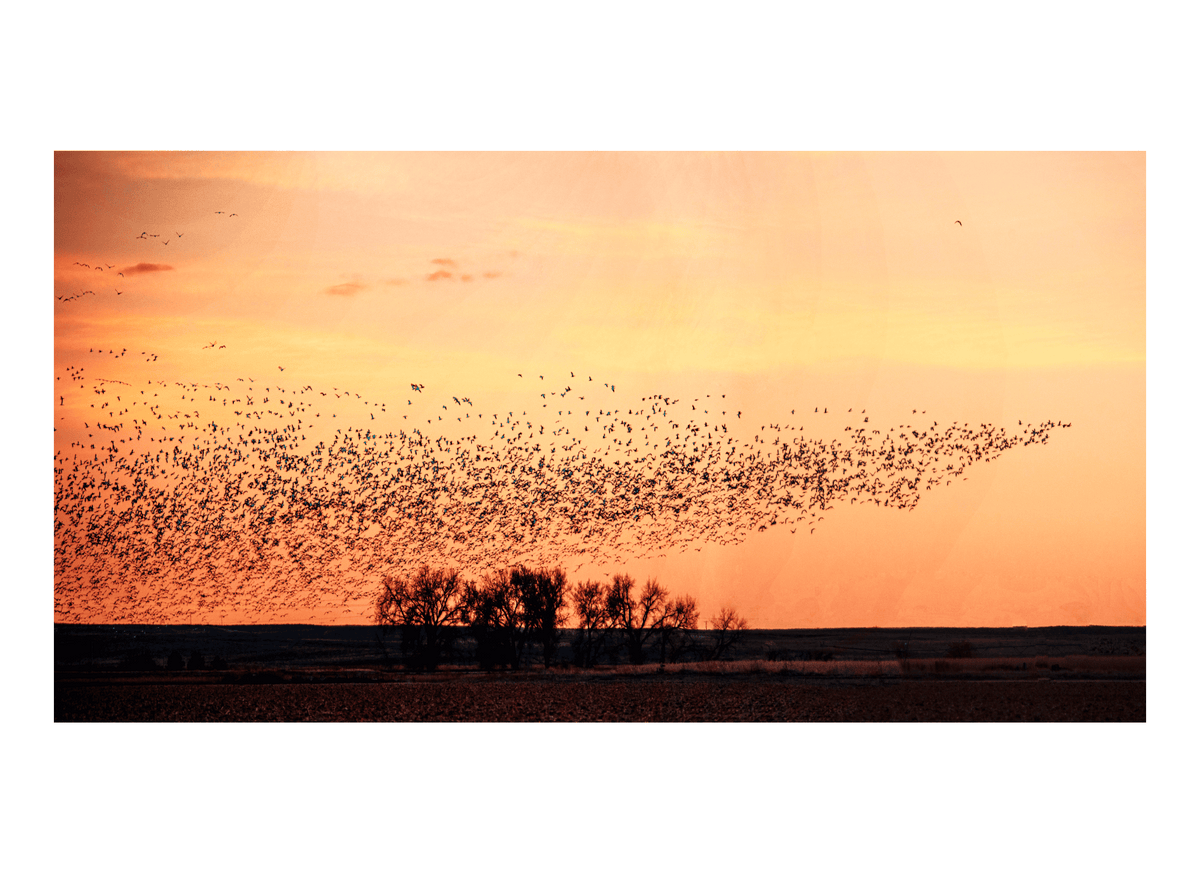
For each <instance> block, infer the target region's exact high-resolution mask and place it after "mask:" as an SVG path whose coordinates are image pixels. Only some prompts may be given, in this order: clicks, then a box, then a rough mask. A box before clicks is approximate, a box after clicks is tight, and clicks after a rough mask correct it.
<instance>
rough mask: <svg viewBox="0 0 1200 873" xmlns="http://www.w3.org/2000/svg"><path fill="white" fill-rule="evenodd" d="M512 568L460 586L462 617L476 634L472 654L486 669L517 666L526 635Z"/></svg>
mask: <svg viewBox="0 0 1200 873" xmlns="http://www.w3.org/2000/svg"><path fill="white" fill-rule="evenodd" d="M515 575H516V572H515V571H509V570H501V571H500V572H498V573H495V574H493V575H491V576H490V577H488V578H486V579H484V580H483V582H480V583H475V582H467V583H466V584H465V586H464V589H463V607H464V609H463V618H464V621H465V622H466V623H467V624H468V625H470V627H471V635H472V636H474V637H475V646H476V648H475V655H476V657H477V658H478V659H479V665H480V666H481V667H483V668H484V669H485V670H491V669H493V668H495V667H497V666H508V667H509V668H510V669H514V670H515V669H516V668H517V667H518V666H520V663H521V656H522V654H523V653H524V651H525V640H526V637H527V633H526V627H525V615H524V609H523V606H522V603H521V596H520V591H519V589H518V588H517V586H516V584H514V576H515Z"/></svg>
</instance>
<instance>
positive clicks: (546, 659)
mask: <svg viewBox="0 0 1200 873" xmlns="http://www.w3.org/2000/svg"><path fill="white" fill-rule="evenodd" d="M636 589H637V583H636V582H634V580H633V578H632V577H630V576H627V575H623V574H619V573H618V574H616V575H614V576H613V577H612V581H611V582H609V583H607V584H605V583H603V582H593V581H589V582H583V583H579V584H576V585H572V584H570V583H569V582H568V581H567V575H566V573H564V572H563V570H562V569H561V568H554V569H545V568H538V569H530V568H528V567H525V566H517V567H512V568H509V569H507V570H501V571H497V572H494V573H491V574H488V575H486V576H485V577H484V578H483V579H481V580H474V579H468V578H466V577H464V576H462V575H460V573H459V572H458V571H456V570H442V569H431V568H430V567H428V566H425V567H422V568H421V569H420V570H418V571H417V572H416V573H415V574H413V575H411V576H407V577H400V578H387V579H385V580H384V582H383V590H382V591H381V592H380V594H379V597H378V599H377V601H376V604H375V622H376V623H377V624H379V625H381V626H382V627H383V629H384V632H385V634H387V633H388V632H390V631H397V632H398V634H397V636H398V638H399V645H400V650H401V653H402V657H403V659H404V663H405V665H406V666H408V667H409V668H411V669H418V670H434V669H436V668H437V666H438V665H439V664H441V663H443V662H446V661H447V660H450V659H451V658H454V657H456V655H457V657H460V658H461V652H462V649H463V647H464V644H466V645H468V646H469V645H470V644H471V643H473V644H474V650H473V653H472V654H471V655H470V657H472V658H473V660H475V661H477V662H478V663H479V665H480V666H481V667H483V668H484V669H487V670H492V669H496V668H508V669H517V668H519V667H521V666H522V665H524V664H529V663H532V662H533V660H534V658H535V657H536V658H537V659H538V660H540V662H541V664H542V665H543V666H545V667H553V666H556V665H562V664H566V663H572V664H574V665H575V666H578V667H593V666H596V665H598V664H619V663H629V664H644V663H646V662H647V660H649V659H650V658H652V657H653V658H657V660H658V662H659V663H660V664H666V663H667V662H672V663H674V662H678V661H682V660H708V659H718V658H721V657H723V656H724V655H726V654H727V653H728V652H729V651H730V649H731V648H732V647H733V646H734V645H735V644H736V643H737V642H738V640H739V639H740V638H741V637H742V635H743V634H744V632H745V631H746V630H747V629H748V627H749V625H748V624H747V622H746V620H745V619H744V618H742V617H740V616H739V615H738V614H737V612H736V611H734V610H733V609H730V608H725V609H722V610H721V611H720V612H719V613H718V614H717V615H715V616H713V617H712V619H711V624H712V627H713V631H714V633H713V634H710V635H707V639H706V643H705V644H704V645H701V644H699V643H698V642H697V640H696V635H695V633H694V631H695V630H696V627H697V624H698V622H699V616H700V611H699V609H698V608H697V606H696V601H695V599H694V598H693V597H691V596H690V595H681V596H678V597H672V596H671V595H670V593H669V592H668V591H667V589H666V588H664V587H663V586H661V585H659V584H658V582H657V581H655V580H654V579H649V580H647V581H646V583H645V584H644V585H643V586H642V587H641V590H640V591H638V590H636ZM572 619H574V629H573V631H572V632H571V640H572V643H571V646H570V649H571V657H570V659H569V661H568V660H566V659H563V658H560V657H559V652H560V650H561V649H562V648H563V646H562V643H563V641H564V635H565V633H566V631H567V627H568V623H569V622H571V620H572ZM380 643H381V645H383V646H384V650H385V652H386V651H387V646H386V643H384V641H383V640H382V639H381V640H380Z"/></svg>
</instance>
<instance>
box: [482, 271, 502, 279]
mask: <svg viewBox="0 0 1200 873" xmlns="http://www.w3.org/2000/svg"><path fill="white" fill-rule="evenodd" d="M500 275H501V274H500V273H493V272H491V271H489V272H487V273H484V274H483V278H485V279H498V278H500Z"/></svg>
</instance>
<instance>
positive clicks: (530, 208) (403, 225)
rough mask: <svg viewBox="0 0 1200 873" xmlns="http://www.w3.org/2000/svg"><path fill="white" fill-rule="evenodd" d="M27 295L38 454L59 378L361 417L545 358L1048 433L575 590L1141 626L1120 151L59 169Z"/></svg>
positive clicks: (60, 431)
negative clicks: (798, 522) (43, 290)
mask: <svg viewBox="0 0 1200 873" xmlns="http://www.w3.org/2000/svg"><path fill="white" fill-rule="evenodd" d="M958 222H961V224H959V223H958ZM143 234H145V236H143ZM81 264H87V265H88V266H87V267H86V268H85V267H83V266H81ZM97 267H99V268H100V269H96V268H97ZM118 273H123V275H121V276H118V275H117V274H118ZM54 294H55V296H56V298H63V299H62V300H56V301H55V309H54V375H55V377H56V379H57V381H55V406H54V410H55V427H56V428H57V430H56V433H55V448H56V449H57V450H60V451H63V452H67V451H69V449H70V446H71V443H72V442H74V441H75V440H77V439H80V438H82V435H83V430H82V425H81V424H80V422H81V420H82V419H83V418H85V417H87V416H88V415H89V413H90V411H91V409H90V406H89V404H91V403H92V402H93V401H95V400H96V396H95V395H94V394H93V393H92V392H91V391H81V390H78V389H76V390H75V391H74V394H72V391H71V390H62V387H63V385H64V384H66V385H67V388H68V389H71V388H72V387H74V386H73V385H72V384H71V383H70V382H69V379H70V373H72V372H75V371H76V370H78V368H83V369H84V371H85V374H86V378H87V379H89V380H96V379H111V380H122V381H125V382H130V383H133V382H135V380H140V381H137V382H136V384H137V385H141V384H142V382H147V381H148V380H161V381H163V382H165V383H168V384H169V383H172V382H183V383H190V382H197V383H206V384H209V383H235V382H236V381H237V380H238V379H239V378H245V379H250V378H253V379H256V380H262V381H263V382H266V381H267V380H272V381H271V383H270V384H272V385H274V384H277V383H278V384H282V385H283V386H285V387H296V388H298V387H299V386H302V385H312V386H313V388H314V389H320V390H323V391H331V390H332V389H334V388H338V389H348V390H349V391H351V392H354V393H355V394H359V395H361V398H366V399H367V401H369V402H370V403H372V404H382V405H386V407H387V412H386V416H388V418H387V419H386V425H378V426H386V427H389V428H392V429H397V428H407V427H411V426H413V425H414V423H415V422H416V419H417V417H418V410H419V411H420V412H421V413H428V412H429V411H430V410H434V411H438V410H440V405H441V404H443V403H449V398H451V397H452V396H458V397H463V396H469V397H471V398H472V399H473V404H474V406H475V407H476V408H477V409H480V410H485V411H487V412H488V413H490V412H497V411H499V412H506V411H508V410H514V409H518V408H519V409H520V411H521V412H522V413H524V412H526V411H528V412H529V415H530V416H531V417H532V416H533V415H535V414H539V413H538V411H537V409H536V407H537V406H540V399H537V397H538V392H539V391H543V390H545V389H544V387H541V388H537V389H536V390H535V386H534V385H533V384H532V381H533V380H534V379H535V378H536V376H535V374H537V375H544V376H545V377H546V379H547V380H551V381H554V380H558V381H559V382H561V383H562V384H566V381H565V380H568V379H569V378H570V377H569V376H568V374H569V373H575V374H588V375H590V376H592V377H594V378H595V380H596V382H598V383H610V384H612V385H615V386H616V388H617V391H616V392H610V393H612V394H613V396H614V400H615V401H616V402H618V403H619V404H622V405H626V404H628V405H632V406H634V407H635V408H636V406H637V405H639V404H638V398H641V397H643V396H647V395H650V394H655V393H658V394H668V395H670V396H679V397H684V398H685V399H687V400H689V401H690V400H691V399H692V398H704V397H705V396H706V395H711V396H712V397H714V398H715V397H718V396H720V395H725V400H724V401H723V403H724V404H725V405H724V406H723V407H722V408H723V409H727V410H728V411H729V416H730V417H732V416H733V412H734V411H735V410H736V411H738V412H740V413H741V416H740V419H739V421H741V422H744V427H745V434H746V435H747V437H746V438H747V439H749V438H750V437H749V434H751V433H752V432H756V431H757V430H758V426H761V425H769V424H770V423H780V422H783V423H794V424H795V425H796V426H800V425H801V424H803V425H804V426H805V427H806V431H805V433H806V434H816V435H825V436H830V437H833V436H836V435H837V434H839V433H840V432H841V431H842V430H843V428H844V426H845V425H847V424H850V423H854V422H858V421H860V420H861V418H862V415H861V414H859V415H858V416H857V417H854V416H851V415H848V414H847V413H845V412H844V410H848V409H853V410H854V412H855V413H859V411H860V410H866V412H867V413H868V414H869V415H870V417H871V421H872V422H875V423H878V424H881V425H884V426H886V427H890V426H893V425H896V426H898V425H900V424H902V423H906V422H911V421H912V420H913V419H914V416H913V414H912V410H914V409H916V410H917V411H918V412H920V413H921V414H922V415H923V416H925V417H927V418H928V419H933V420H937V421H941V422H943V423H947V422H954V421H957V422H970V423H972V424H979V423H989V424H994V425H996V426H999V427H1004V428H1006V429H1007V430H1008V431H1010V432H1011V431H1019V430H1020V427H1019V425H1018V422H1023V423H1025V424H1028V423H1029V422H1030V421H1037V422H1041V421H1046V420H1051V421H1062V422H1064V423H1066V422H1070V423H1071V427H1070V429H1064V430H1056V431H1054V432H1053V433H1052V434H1051V437H1050V439H1049V442H1048V443H1047V444H1046V445H1035V446H1029V447H1018V448H1015V449H1012V450H1010V451H1008V452H1006V453H1005V454H1004V455H1003V456H1002V457H1000V458H998V459H996V460H994V461H993V462H991V463H989V464H977V465H975V466H974V467H972V468H971V470H970V471H969V473H968V474H967V477H966V478H964V479H963V480H962V481H960V482H955V483H954V484H953V486H952V487H942V488H939V489H935V490H932V491H930V492H928V493H927V494H925V495H924V496H923V497H922V500H921V503H920V505H919V506H918V507H917V508H916V509H915V511H912V512H902V513H901V512H896V511H894V510H891V509H884V508H878V507H873V506H872V507H865V506H862V505H856V506H850V505H845V504H840V505H838V506H837V507H835V508H834V509H833V510H832V511H831V512H829V513H828V514H827V517H826V518H825V520H824V521H823V522H822V523H821V525H820V527H819V529H818V530H817V531H816V533H815V534H813V535H808V534H807V532H806V531H801V534H803V535H797V534H791V533H789V532H788V531H787V530H784V529H783V526H780V527H779V528H778V529H776V528H772V529H771V530H769V531H767V532H764V533H755V534H753V535H752V536H750V537H749V538H748V539H747V540H746V541H745V542H743V543H741V544H740V545H730V546H721V545H716V544H709V545H706V546H704V547H703V548H702V549H700V550H699V551H696V550H692V549H689V550H688V551H687V553H685V554H671V555H667V556H663V557H659V558H653V559H640V560H633V559H630V560H627V561H621V562H616V563H608V564H604V565H600V564H594V565H588V566H585V567H583V568H581V569H579V570H575V568H574V567H572V568H571V572H570V577H571V579H572V581H582V580H584V579H587V578H593V579H605V578H607V576H609V575H611V574H612V573H615V572H627V573H630V574H632V575H633V576H634V577H635V578H637V579H638V580H644V579H646V578H647V577H650V576H654V577H657V578H658V580H659V582H661V583H662V584H664V585H665V586H666V587H667V588H668V589H670V590H671V591H672V592H673V593H689V594H691V595H693V596H694V597H695V598H696V599H697V601H698V603H699V606H700V610H701V613H702V616H703V617H708V616H710V615H712V614H715V613H716V612H717V610H718V609H720V608H721V607H723V606H727V605H728V606H733V607H735V608H737V609H738V610H739V611H740V612H741V613H742V614H743V615H745V616H746V617H747V618H748V619H749V621H750V623H751V625H752V626H754V627H815V626H836V627H852V626H876V625H877V626H933V625H964V626H1007V625H1031V626H1032V625H1057V624H1120V625H1140V624H1144V623H1145V622H1146V474H1145V470H1146V161H1145V155H1144V153H1140V152H1092V153H1065V152H1054V153H1037V152H1011V153H1007V152H1001V153H984V152H961V153H953V152H952V153H922V152H894V153H852V152H832V153H772V152H764V153H760V152H752V153H653V152H620V153H587V152H569V153H509V152H504V153H406V152H400V153H370V152H354V153H299V152H297V153H238V152H220V153H202V152H146V153H121V152H58V153H56V155H55V161H54ZM68 298H74V299H68ZM206 346H210V347H208V348H206ZM222 346H223V348H221V347H222ZM122 349H126V350H127V352H126V354H125V356H124V357H118V356H115V355H113V354H103V353H101V352H100V351H99V350H104V352H109V351H110V350H115V352H116V354H117V355H119V353H120V350H122ZM144 352H147V353H151V354H152V355H154V356H156V357H155V359H154V360H153V361H147V360H146V357H145V356H144V355H143V353H144ZM280 368H282V369H280ZM518 373H521V374H523V375H522V376H521V377H518V376H517V374H518ZM411 383H419V384H422V385H424V386H426V387H425V389H424V390H423V391H422V392H421V393H420V394H419V395H417V394H415V393H414V392H412V391H411V389H410V387H409V386H410V384H411ZM89 384H90V383H89ZM559 387H561V385H560V386H559ZM618 392H619V393H618ZM164 393H165V392H164ZM60 397H61V400H60ZM85 397H86V400H85V399H84V398H85ZM435 398H437V399H436V402H435ZM409 400H415V402H416V403H417V404H418V407H411V406H409V405H408V401H409ZM714 403H715V401H714ZM814 407H820V408H822V409H825V408H828V409H829V410H830V412H829V413H828V414H826V413H821V414H820V415H813V413H812V410H813V408H814ZM370 409H374V407H370ZM376 411H378V410H376ZM410 412H411V413H412V420H409V419H405V418H402V417H401V416H403V415H405V414H408V413H410ZM354 414H355V415H357V416H358V418H353V417H352V418H351V419H350V420H352V421H353V422H354V423H355V424H359V423H361V422H360V419H361V418H363V417H364V416H365V413H363V412H362V411H360V410H356V411H355V413H354ZM546 414H547V415H548V414H549V412H547V413H546ZM345 416H346V413H343V417H344V419H345ZM448 418H449V416H447V419H448ZM382 419H383V413H380V420H382ZM92 420H93V421H94V420H95V419H94V418H93V419H92ZM372 421H376V420H375V419H372ZM425 422H426V419H421V421H420V424H421V426H422V429H423V430H424V431H425V432H427V433H435V434H436V433H438V432H439V431H438V429H437V428H438V423H437V422H433V424H432V425H430V426H428V427H426V424H425ZM441 427H442V431H440V432H444V433H446V434H447V435H454V434H458V433H465V430H463V429H462V426H461V425H457V424H456V425H454V426H452V425H451V423H450V422H449V421H448V420H447V421H446V422H445V423H444V424H442V425H441ZM465 569H466V570H467V571H468V573H469V574H470V573H472V572H474V568H465ZM256 618H259V619H261V620H264V621H266V620H278V619H279V618H280V617H279V616H262V617H256V616H242V617H241V619H242V620H250V621H252V620H255V619H256ZM316 620H318V621H348V622H351V623H360V622H366V621H369V620H370V616H369V615H365V614H363V615H353V616H349V617H347V616H340V617H339V616H333V615H322V616H318V617H317V619H316Z"/></svg>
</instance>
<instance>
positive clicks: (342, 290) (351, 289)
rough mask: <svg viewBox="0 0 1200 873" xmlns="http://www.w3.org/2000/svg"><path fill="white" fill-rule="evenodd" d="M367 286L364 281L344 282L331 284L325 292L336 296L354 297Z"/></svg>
mask: <svg viewBox="0 0 1200 873" xmlns="http://www.w3.org/2000/svg"><path fill="white" fill-rule="evenodd" d="M366 287H367V286H366V285H364V284H363V283H362V282H343V283H342V284H341V285H331V286H329V287H328V288H326V289H325V293H326V294H332V295H333V296H334V297H353V296H354V295H355V294H357V293H358V292H359V291H361V290H362V289H364V288H366Z"/></svg>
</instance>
